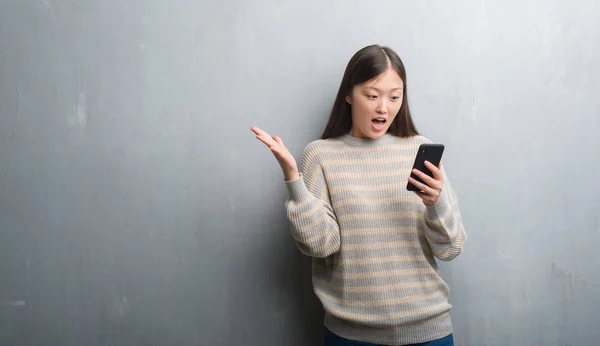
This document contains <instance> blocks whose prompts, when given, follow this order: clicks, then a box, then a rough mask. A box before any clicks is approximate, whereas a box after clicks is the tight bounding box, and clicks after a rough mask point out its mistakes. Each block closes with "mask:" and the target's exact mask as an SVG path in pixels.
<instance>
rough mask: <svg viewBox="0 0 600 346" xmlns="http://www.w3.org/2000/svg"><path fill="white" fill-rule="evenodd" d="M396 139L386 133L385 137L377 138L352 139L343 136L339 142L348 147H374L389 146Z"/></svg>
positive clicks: (351, 137) (348, 135)
mask: <svg viewBox="0 0 600 346" xmlns="http://www.w3.org/2000/svg"><path fill="white" fill-rule="evenodd" d="M395 139H396V137H395V136H394V135H392V134H390V133H386V134H385V135H383V136H381V137H379V138H375V139H373V138H358V137H353V136H351V135H350V134H345V135H343V136H341V137H340V140H341V141H342V142H344V143H346V144H348V145H351V146H353V147H365V148H369V147H376V146H379V145H385V144H390V143H393V142H394V141H395Z"/></svg>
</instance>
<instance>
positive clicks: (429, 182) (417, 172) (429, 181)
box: [413, 168, 437, 188]
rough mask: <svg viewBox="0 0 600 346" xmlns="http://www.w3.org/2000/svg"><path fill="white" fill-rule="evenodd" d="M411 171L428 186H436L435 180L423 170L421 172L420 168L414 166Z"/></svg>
mask: <svg viewBox="0 0 600 346" xmlns="http://www.w3.org/2000/svg"><path fill="white" fill-rule="evenodd" d="M413 173H414V174H415V175H416V176H418V177H419V178H421V180H423V182H424V183H425V184H427V185H429V186H430V187H433V188H435V187H436V186H437V182H436V181H435V179H433V178H432V177H430V176H429V175H427V174H425V173H424V172H421V171H420V170H418V169H416V168H415V169H413Z"/></svg>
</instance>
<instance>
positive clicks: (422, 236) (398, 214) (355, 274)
mask: <svg viewBox="0 0 600 346" xmlns="http://www.w3.org/2000/svg"><path fill="white" fill-rule="evenodd" d="M252 131H253V132H254V133H255V134H256V137H257V138H258V139H259V140H261V141H262V142H263V143H265V144H266V145H267V146H268V147H269V148H270V149H271V151H272V153H273V154H274V155H275V157H276V158H277V160H278V161H279V164H280V165H281V168H282V170H283V174H284V177H285V181H286V182H285V183H286V185H287V189H288V192H289V198H288V200H287V201H286V210H287V216H288V218H289V220H290V224H291V231H292V235H293V237H294V239H295V241H296V244H297V245H298V248H299V249H300V251H301V252H302V253H304V254H306V255H308V256H311V257H313V287H314V290H315V294H316V295H317V297H318V298H319V299H320V301H321V302H322V304H323V307H324V309H325V327H326V328H327V330H326V340H325V345H413V344H417V345H453V338H452V323H451V320H450V308H451V305H450V304H449V303H448V295H449V289H448V286H447V285H446V283H445V282H444V281H443V280H442V278H441V277H440V275H439V272H438V268H437V264H436V260H435V259H434V257H436V258H437V259H439V260H443V261H450V260H452V259H453V258H455V257H456V256H457V255H458V254H459V253H460V252H461V251H462V248H463V244H464V242H465V241H466V234H465V231H464V229H463V224H462V219H461V216H460V211H459V209H458V206H457V201H456V196H455V194H454V192H453V190H452V188H451V186H450V184H449V182H448V180H447V178H446V175H445V173H444V170H443V169H442V168H441V165H440V167H435V166H434V165H433V164H431V163H427V164H426V165H427V167H428V168H429V169H430V171H431V172H432V173H433V177H429V176H427V175H425V174H424V173H422V172H420V171H414V173H415V174H416V175H418V176H419V177H420V178H421V179H422V180H423V182H424V184H422V183H420V182H418V181H416V180H414V179H412V178H411V177H410V173H411V168H412V163H413V161H414V158H415V155H416V152H417V149H418V147H419V145H420V144H422V143H431V141H430V140H429V139H427V138H425V137H423V136H421V135H419V133H418V132H417V130H416V128H415V126H414V124H413V121H412V119H411V115H410V111H409V108H408V102H407V87H406V73H405V69H404V65H403V63H402V61H401V60H400V58H399V57H398V55H397V54H396V53H395V52H394V51H393V50H391V49H390V48H388V47H381V46H378V45H372V46H368V47H365V48H363V49H361V50H360V51H358V52H357V53H356V54H355V55H354V56H353V57H352V59H351V60H350V62H349V63H348V65H347V67H346V71H345V73H344V77H343V79H342V83H341V85H340V88H339V91H338V94H337V97H336V100H335V102H334V104H333V109H332V111H331V116H330V118H329V122H328V123H327V126H326V128H325V131H324V132H323V135H322V137H321V139H319V140H316V141H313V142H311V143H310V144H308V145H307V146H306V148H305V149H304V150H303V152H302V158H301V161H300V165H299V167H300V169H298V166H297V164H296V161H295V159H294V157H293V156H292V155H291V154H290V152H289V151H288V150H287V149H286V147H285V145H284V143H283V141H282V140H281V138H279V137H271V136H270V135H269V134H267V133H266V132H265V131H263V130H261V129H259V128H256V127H252ZM407 181H410V182H412V183H413V184H414V185H416V186H417V187H418V188H419V189H420V190H421V191H420V192H409V191H407V190H406V184H407Z"/></svg>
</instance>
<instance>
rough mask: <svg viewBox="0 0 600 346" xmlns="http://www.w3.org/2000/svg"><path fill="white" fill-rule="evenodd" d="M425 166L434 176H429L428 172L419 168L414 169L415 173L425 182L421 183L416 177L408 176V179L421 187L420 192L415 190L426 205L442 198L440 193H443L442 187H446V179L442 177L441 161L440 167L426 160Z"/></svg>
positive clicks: (433, 203)
mask: <svg viewBox="0 0 600 346" xmlns="http://www.w3.org/2000/svg"><path fill="white" fill-rule="evenodd" d="M425 166H427V168H429V170H430V171H431V173H432V174H433V178H432V177H430V176H428V175H427V174H425V173H423V172H421V171H419V170H418V169H413V173H414V174H416V175H417V176H418V177H419V178H421V180H423V182H425V184H423V183H420V182H419V181H417V180H416V179H413V178H412V177H410V176H409V177H408V180H409V181H410V182H411V183H412V184H413V185H415V186H416V187H417V188H419V189H420V190H421V191H420V192H415V193H416V194H417V195H419V197H421V199H422V200H423V203H425V205H429V206H431V205H435V204H436V203H437V202H438V200H439V199H440V195H441V194H442V188H443V187H444V181H443V179H442V173H441V172H440V168H441V167H442V164H441V163H440V168H438V167H436V166H434V165H433V164H432V163H431V162H429V161H425Z"/></svg>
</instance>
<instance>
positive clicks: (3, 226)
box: [0, 0, 600, 346]
mask: <svg viewBox="0 0 600 346" xmlns="http://www.w3.org/2000/svg"><path fill="white" fill-rule="evenodd" d="M371 43H382V44H386V45H390V46H392V47H393V48H394V49H396V50H397V51H398V52H399V54H400V55H401V56H402V58H403V59H404V61H405V63H406V66H407V69H408V77H409V84H408V86H409V99H410V102H411V106H412V110H413V113H414V116H415V120H416V122H417V126H418V128H419V129H420V130H421V131H422V132H423V133H424V134H425V135H427V136H429V137H431V138H433V139H434V140H436V141H439V142H443V143H444V144H446V146H447V151H446V156H445V167H446V169H447V170H448V172H449V175H450V179H451V180H452V181H453V184H454V186H455V189H456V190H457V193H458V194H459V197H460V200H461V208H462V212H463V215H464V219H465V224H466V227H467V232H468V235H469V241H468V244H467V247H466V249H465V252H464V254H463V255H461V256H460V257H459V258H457V259H456V260H455V261H453V262H451V263H449V264H443V271H444V275H445V277H446V279H447V280H448V282H449V284H450V285H451V288H452V298H451V299H452V303H453V305H454V310H453V317H454V324H455V329H456V331H455V335H456V342H457V345H528V346H532V345H545V346H551V345H597V344H598V341H597V340H598V339H599V338H600V329H599V328H598V325H599V323H600V312H599V311H600V310H599V308H600V265H599V260H598V255H597V251H598V250H597V249H598V244H599V243H600V226H599V225H600V216H599V215H600V202H599V199H600V197H599V196H600V183H599V181H598V177H599V174H598V172H599V170H600V155H599V154H598V153H597V152H596V150H598V149H600V140H599V139H597V137H595V136H597V135H598V134H599V132H600V120H599V119H598V115H599V114H598V113H599V110H600V101H599V98H598V95H599V94H600V1H597V0H596V1H592V0H589V1H573V2H571V1H566V0H564V1H558V0H554V1H547V0H528V1H471V2H469V1H426V2H423V1H391V0H390V1H302V2H300V1H297V2H294V3H293V4H292V3H291V2H290V3H282V2H275V1H271V2H269V1H265V0H256V1H241V0H238V1H229V2H222V3H219V2H217V1H187V0H171V1H142V0H137V1H117V0H105V1H81V0H37V1H34V0H4V1H1V2H0V121H1V123H0V344H1V345H41V344H44V345H210V346H218V345H292V346H294V345H298V346H300V345H318V344H319V343H320V342H321V338H322V334H323V332H322V311H321V307H320V305H319V302H318V301H317V300H316V298H315V297H314V295H313V293H312V289H311V283H310V262H309V259H308V258H307V257H305V256H303V255H301V254H299V252H298V251H297V249H296V248H295V245H294V244H293V242H292V239H291V236H290V235H289V229H288V225H287V221H286V219H285V214H284V209H283V202H284V200H285V198H286V191H285V186H284V184H283V181H282V175H281V172H280V170H279V167H278V166H277V164H276V161H275V159H274V158H273V157H272V156H271V154H270V152H269V151H268V150H267V149H266V148H265V147H264V146H263V145H262V144H261V143H259V142H258V141H257V140H256V139H255V138H254V136H253V135H252V133H251V132H250V130H249V128H250V126H252V125H257V126H261V127H263V128H264V129H266V130H267V131H270V132H272V134H277V135H280V136H281V137H283V139H284V140H285V141H286V143H287V145H288V147H289V148H290V149H291V151H292V152H293V153H294V154H295V155H299V154H300V152H301V150H302V148H303V146H304V145H306V144H307V143H308V142H309V141H311V140H313V139H315V138H317V137H318V135H319V134H320V133H321V131H322V129H323V127H324V125H325V122H326V120H327V113H328V110H329V107H330V106H331V103H332V100H333V97H334V94H335V92H336V88H337V87H338V83H339V81H340V79H341V76H342V73H343V69H344V67H345V64H346V62H347V60H348V59H349V58H350V56H351V55H352V54H353V53H354V52H355V51H356V50H357V49H359V48H361V47H362V46H364V45H367V44H371ZM400 183H401V182H399V184H400Z"/></svg>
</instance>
